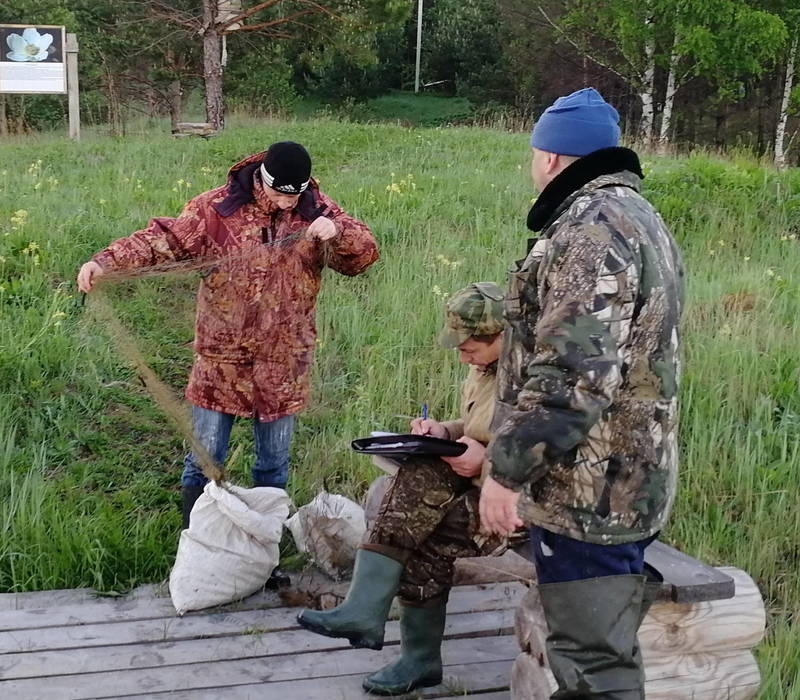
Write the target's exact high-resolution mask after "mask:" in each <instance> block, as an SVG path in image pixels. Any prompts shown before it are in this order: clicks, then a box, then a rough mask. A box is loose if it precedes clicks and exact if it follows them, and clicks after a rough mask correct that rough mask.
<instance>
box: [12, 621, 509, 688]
mask: <svg viewBox="0 0 800 700" xmlns="http://www.w3.org/2000/svg"><path fill="white" fill-rule="evenodd" d="M513 617H514V610H512V609H508V610H499V611H493V612H491V613H485V612H479V613H458V614H453V615H448V618H447V626H446V628H445V636H446V637H447V638H453V637H473V638H474V637H486V636H498V635H505V634H510V633H511V629H512V625H513ZM240 632H241V630H240ZM399 641H400V628H399V624H398V623H397V622H389V623H388V624H387V626H386V639H385V643H386V644H387V645H393V644H397V643H398V642H399ZM349 648H350V646H349V644H348V642H347V640H343V639H333V638H331V637H323V636H321V635H317V634H312V633H311V632H308V631H306V630H302V629H293V630H288V631H271V632H265V633H261V634H257V633H254V634H242V633H240V634H238V635H235V636H225V637H212V638H202V639H185V640H182V641H180V642H178V643H176V642H175V641H173V640H165V641H159V642H150V643H139V644H116V645H113V646H104V647H93V648H85V647H82V648H78V649H58V650H54V651H32V652H26V653H16V654H4V655H3V656H0V679H3V680H11V679H23V678H43V677H45V676H58V675H66V674H79V673H98V672H102V671H114V670H129V669H134V668H151V667H158V666H171V665H180V664H188V663H202V662H206V661H216V660H219V659H246V658H255V657H265V656H269V655H271V654H289V653H293V654H302V653H307V652H310V651H324V650H336V649H349ZM1 687H2V683H1V682H0V688H1Z"/></svg>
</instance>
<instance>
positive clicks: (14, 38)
mask: <svg viewBox="0 0 800 700" xmlns="http://www.w3.org/2000/svg"><path fill="white" fill-rule="evenodd" d="M0 47H2V51H0V93H9V94H18V95H63V94H64V93H66V94H67V102H68V106H69V132H68V133H69V137H70V138H71V139H74V140H75V141H77V140H79V139H80V137H81V124H80V105H79V100H78V39H77V37H76V36H75V34H65V29H64V27H63V26H53V25H30V24H0ZM6 49H10V51H7V50H6Z"/></svg>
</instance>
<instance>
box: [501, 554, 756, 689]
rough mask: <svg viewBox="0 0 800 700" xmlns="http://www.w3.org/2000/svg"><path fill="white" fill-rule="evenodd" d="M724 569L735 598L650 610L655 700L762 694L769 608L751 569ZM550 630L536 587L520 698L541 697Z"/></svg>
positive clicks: (645, 627) (522, 610)
mask: <svg viewBox="0 0 800 700" xmlns="http://www.w3.org/2000/svg"><path fill="white" fill-rule="evenodd" d="M722 571H723V573H724V574H726V575H727V576H729V577H730V578H731V579H732V580H733V581H734V582H735V585H736V595H735V597H734V598H730V599H724V600H713V601H703V602H698V603H672V602H657V603H655V604H654V605H653V606H652V608H651V609H650V612H649V613H648V615H647V617H646V618H645V620H644V622H643V624H642V627H641V629H640V631H639V641H640V643H641V646H642V656H643V659H644V665H645V675H646V678H647V684H646V697H647V698H648V700H694V699H697V700H700V699H703V700H749V699H750V698H753V697H755V695H756V694H757V692H758V687H759V684H760V675H759V671H758V666H757V664H756V662H755V659H754V658H753V655H752V653H751V652H750V649H752V648H753V647H754V646H755V645H756V644H758V643H759V642H760V641H761V639H762V638H763V636H764V629H765V623H766V614H765V610H764V603H763V601H762V599H761V594H760V593H759V591H758V587H757V586H756V585H755V583H754V581H753V579H752V578H750V576H748V575H747V574H746V573H745V572H743V571H741V570H739V569H735V568H731V567H726V568H724V569H722ZM547 632H548V630H547V624H546V622H545V620H544V613H543V611H542V608H541V601H540V599H539V594H538V591H537V589H536V587H532V588H531V589H530V590H529V591H528V592H527V593H526V594H525V596H524V597H523V600H522V603H521V604H520V607H519V609H518V610H517V614H516V617H515V633H516V637H517V641H518V642H519V644H520V648H521V649H522V650H523V654H524V655H525V656H527V659H520V658H518V659H517V661H516V662H515V665H514V675H513V676H512V695H511V696H512V698H513V699H514V700H523V699H524V700H530V698H533V699H534V700H538V697H537V696H536V695H530V694H527V695H526V693H533V692H534V690H533V689H536V688H539V687H541V686H543V681H542V674H543V672H544V671H546V673H545V677H546V675H547V673H549V670H548V669H547V656H546V646H545V642H546V638H547ZM515 688H517V689H518V691H517V690H515ZM537 692H539V691H537ZM541 692H546V691H544V690H543V691H541ZM543 697H549V696H543Z"/></svg>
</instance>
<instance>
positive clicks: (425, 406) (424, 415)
mask: <svg viewBox="0 0 800 700" xmlns="http://www.w3.org/2000/svg"><path fill="white" fill-rule="evenodd" d="M422 420H428V404H426V403H424V404H422Z"/></svg>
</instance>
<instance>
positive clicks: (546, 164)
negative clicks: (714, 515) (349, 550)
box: [480, 88, 683, 700]
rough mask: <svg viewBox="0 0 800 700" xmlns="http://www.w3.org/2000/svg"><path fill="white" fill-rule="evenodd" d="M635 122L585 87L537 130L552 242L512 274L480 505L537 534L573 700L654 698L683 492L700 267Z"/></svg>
mask: <svg viewBox="0 0 800 700" xmlns="http://www.w3.org/2000/svg"><path fill="white" fill-rule="evenodd" d="M618 122H619V115H618V114H617V111H616V110H615V109H614V108H613V107H612V106H611V105H609V104H608V103H607V102H606V101H605V100H604V99H603V98H602V96H601V95H600V94H599V93H598V92H597V91H596V90H594V89H592V88H586V89H584V90H578V91H577V92H574V93H572V94H571V95H567V96H566V97H562V98H560V99H558V100H556V102H555V103H554V104H553V105H552V106H551V107H549V108H548V109H546V110H545V112H544V114H542V116H541V117H540V118H539V120H538V121H537V122H536V125H535V126H534V128H533V133H532V135H531V146H532V147H533V160H532V164H531V176H532V178H533V182H534V184H535V186H536V188H537V190H539V193H540V194H539V197H538V199H537V200H536V202H535V203H534V205H533V208H532V209H531V210H530V213H529V214H528V227H529V228H530V229H531V230H533V231H536V232H538V234H539V238H538V239H535V241H534V242H532V243H531V245H530V246H529V249H528V254H527V256H526V257H525V259H524V260H523V261H522V262H521V263H519V264H518V266H517V268H516V269H515V270H514V271H513V272H512V273H511V275H510V282H509V288H508V292H507V295H506V302H505V305H506V308H505V316H506V320H507V324H508V327H507V328H506V330H505V335H504V338H505V339H504V345H503V351H502V354H501V357H500V361H499V365H498V373H497V384H498V393H497V402H496V406H495V414H494V419H493V423H492V433H493V435H494V439H493V441H492V442H491V443H490V445H489V447H488V450H487V455H488V459H489V461H490V462H491V468H490V472H489V473H490V476H489V477H488V478H487V480H486V482H485V484H484V486H483V490H482V492H481V502H480V518H481V523H482V526H483V527H484V528H485V529H486V530H487V531H489V532H494V533H503V534H505V533H509V532H512V531H513V530H514V529H515V528H516V527H518V526H520V525H522V524H523V523H524V524H526V525H529V526H530V527H531V541H532V546H533V550H534V551H533V554H534V560H535V563H536V568H537V573H538V579H539V591H540V595H541V600H542V605H543V608H544V612H545V616H546V618H547V622H548V626H549V630H550V634H549V636H548V639H547V655H548V659H549V662H550V668H551V670H552V671H553V673H554V675H555V677H556V680H557V681H558V690H557V691H556V692H555V693H554V694H553V695H552V698H553V699H558V700H562V699H564V698H581V699H587V698H591V699H592V700H595V699H600V698H602V699H603V700H641V698H644V674H643V671H642V663H641V656H640V653H639V646H638V642H637V637H636V633H637V630H638V627H639V625H640V623H641V620H642V618H643V617H644V615H645V614H646V612H647V608H648V605H649V602H650V601H651V600H652V597H653V593H654V591H655V590H656V589H657V586H658V584H657V583H655V582H649V581H648V575H647V573H648V572H646V570H645V566H644V551H645V548H646V547H647V546H648V545H649V544H650V543H651V542H652V541H653V540H654V539H655V538H656V536H657V535H658V532H659V531H660V530H661V529H662V528H663V526H664V524H665V522H666V520H667V517H668V515H669V511H670V509H671V507H672V503H673V500H674V497H675V490H676V482H677V467H678V464H677V459H678V448H677V432H676V431H677V408H678V406H677V390H678V381H679V376H680V366H679V349H680V348H679V321H680V315H681V308H682V306H683V267H682V263H681V256H680V253H679V251H678V249H677V247H676V245H675V242H674V240H673V239H672V236H671V235H670V233H669V231H668V230H667V228H666V227H665V225H664V223H663V221H662V220H661V218H660V216H659V215H658V213H657V212H656V211H655V210H654V209H653V207H652V206H651V205H650V203H649V202H647V200H645V199H644V198H643V197H642V195H641V194H639V188H640V185H641V180H642V177H643V175H642V172H641V168H640V165H639V159H638V157H637V155H636V154H635V153H634V152H633V151H631V150H629V149H627V148H620V147H618V142H619V136H620V130H619V125H618Z"/></svg>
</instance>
